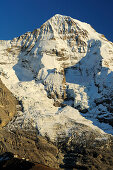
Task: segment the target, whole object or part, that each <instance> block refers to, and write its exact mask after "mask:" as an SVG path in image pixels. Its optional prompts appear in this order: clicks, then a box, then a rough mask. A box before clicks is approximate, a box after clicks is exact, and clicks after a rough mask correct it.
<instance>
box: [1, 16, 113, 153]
mask: <svg viewBox="0 0 113 170" xmlns="http://www.w3.org/2000/svg"><path fill="white" fill-rule="evenodd" d="M0 78H1V80H2V81H3V83H4V84H5V85H6V87H7V88H8V89H9V90H10V91H11V92H12V93H13V94H14V95H15V96H16V98H17V99H18V100H19V101H21V106H22V110H21V111H20V112H19V113H18V116H16V117H15V118H14V119H13V120H12V121H10V122H9V123H8V125H7V126H6V129H9V130H10V131H14V130H15V129H18V130H19V129H21V128H23V129H24V130H25V129H30V128H31V127H32V126H33V127H35V128H36V129H37V133H38V135H41V136H43V137H45V138H46V139H47V140H50V141H52V142H54V143H56V144H57V145H60V147H61V148H62V144H65V146H66V148H68V144H69V147H70V148H71V146H72V148H76V146H77V143H76V144H74V145H73V144H72V143H73V142H72V141H73V140H74V141H77V140H78V139H79V138H80V139H84V140H83V141H87V140H88V139H90V138H91V139H92V140H93V142H94V143H95V141H96V140H97V139H99V140H100V141H101V143H102V141H103V140H104V139H106V141H107V142H108V141H109V138H110V135H108V134H106V133H109V134H113V102H112V101H113V95H112V94H113V86H112V85H113V43H112V42H109V41H108V40H107V39H106V38H105V37H104V36H103V35H101V34H99V33H97V32H96V31H95V30H94V29H93V28H92V27H91V26H90V25H89V24H86V23H83V22H80V21H78V20H75V19H73V18H71V17H67V16H61V15H55V16H53V17H52V18H51V19H49V20H48V21H47V22H45V23H44V24H43V25H42V26H41V27H40V28H39V29H36V30H34V31H33V32H27V33H26V34H24V35H22V36H20V37H18V38H14V39H13V40H11V41H0ZM105 132H106V133H105ZM91 134H92V135H91ZM93 134H94V135H93ZM110 140H111V139H110ZM111 141H112V140H111ZM78 143H80V140H79V142H78ZM86 143H87V142H86ZM105 143H106V142H105ZM108 143H109V142H108ZM71 144H72V145H71ZM81 145H82V146H85V144H81ZM90 145H92V144H91V143H90ZM96 145H97V144H96ZM64 150H65V149H64V148H63V151H64ZM67 152H68V151H66V153H67ZM69 152H70V153H71V152H73V151H72V149H71V151H69ZM74 152H75V150H74Z"/></svg>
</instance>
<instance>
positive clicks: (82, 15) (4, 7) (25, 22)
mask: <svg viewBox="0 0 113 170" xmlns="http://www.w3.org/2000/svg"><path fill="white" fill-rule="evenodd" d="M55 14H62V15H67V16H71V17H72V18H75V19H78V20H80V21H83V22H87V23H89V24H90V25H91V26H92V27H93V28H94V29H95V30H96V31H97V32H99V33H102V34H104V35H105V37H106V38H107V39H108V40H110V41H112V42H113V0H0V40H8V39H12V38H14V37H17V36H20V35H22V34H23V33H25V32H27V31H32V30H34V29H35V28H39V27H40V26H41V25H42V24H43V23H44V22H45V21H46V20H48V19H49V18H51V17H52V16H53V15H55Z"/></svg>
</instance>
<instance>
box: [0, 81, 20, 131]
mask: <svg viewBox="0 0 113 170" xmlns="http://www.w3.org/2000/svg"><path fill="white" fill-rule="evenodd" d="M19 108H20V109H21V107H20V106H19V102H18V101H17V99H16V98H15V97H14V96H13V94H12V93H11V92H10V91H9V90H8V89H7V88H6V87H5V85H4V84H3V83H2V81H1V80H0V128H1V127H3V126H5V125H6V124H8V122H9V121H10V120H12V118H13V117H14V115H15V114H16V113H17V110H18V109H19Z"/></svg>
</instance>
